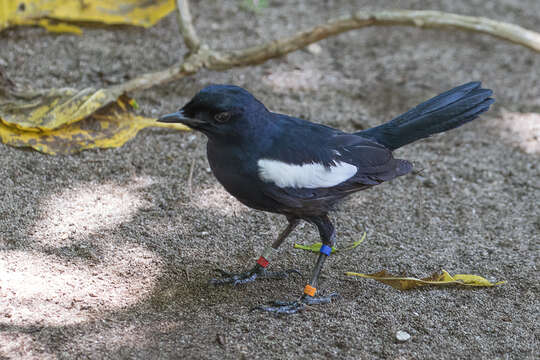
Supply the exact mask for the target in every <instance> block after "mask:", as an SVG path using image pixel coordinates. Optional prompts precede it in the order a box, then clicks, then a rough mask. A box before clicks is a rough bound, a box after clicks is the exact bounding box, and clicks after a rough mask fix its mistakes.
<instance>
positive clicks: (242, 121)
mask: <svg viewBox="0 0 540 360" xmlns="http://www.w3.org/2000/svg"><path fill="white" fill-rule="evenodd" d="M491 95H492V91H491V90H489V89H482V88H481V84H480V82H471V83H468V84H464V85H461V86H459V87H456V88H454V89H452V90H449V91H447V92H445V93H443V94H440V95H438V96H436V97H434V98H432V99H430V100H428V101H426V102H424V103H422V104H420V105H418V106H416V107H415V108H413V109H411V110H409V111H407V112H406V113H404V114H402V115H400V116H398V117H396V118H395V119H393V120H392V121H390V122H387V123H385V124H383V125H380V126H377V127H374V128H371V129H368V130H364V131H360V132H356V133H345V132H343V131H340V130H337V129H333V128H331V127H328V126H324V125H320V124H315V123H312V122H309V121H306V120H302V119H298V118H294V117H291V116H287V115H283V114H277V113H273V112H270V111H268V110H267V109H266V107H265V106H264V105H263V104H262V103H261V102H260V101H259V100H257V99H256V98H255V97H254V96H253V95H251V94H250V93H249V92H248V91H246V90H245V89H243V88H241V87H238V86H233V85H210V86H208V87H206V88H204V89H203V90H201V91H200V92H199V93H198V94H196V95H195V97H194V98H193V99H191V101H189V102H188V103H187V104H186V105H185V106H184V107H183V108H182V109H180V110H179V111H178V112H175V113H172V114H169V115H165V116H163V117H161V118H160V119H159V121H161V122H179V123H183V124H185V125H187V126H189V127H191V128H192V129H194V130H198V131H200V132H202V133H203V134H205V135H206V136H207V137H208V144H207V155H208V161H209V163H210V167H211V168H212V171H213V173H214V175H215V176H216V178H217V179H218V181H219V182H220V183H221V184H222V185H223V186H224V187H225V189H226V190H227V191H228V192H229V193H230V194H231V195H233V196H234V197H235V198H237V199H238V200H239V201H240V202H242V203H243V204H245V205H247V206H248V207H251V208H254V209H257V210H262V211H269V212H273V213H278V214H283V215H285V216H286V217H287V220H288V221H289V224H288V226H287V227H286V228H285V230H283V232H282V233H281V234H280V235H279V236H278V238H277V240H276V241H274V243H273V244H272V246H271V247H267V248H266V249H265V251H264V252H263V254H262V256H261V257H260V258H259V260H257V263H256V264H255V266H254V267H253V268H252V269H250V270H249V271H246V272H244V273H240V274H231V273H227V272H225V271H221V273H222V276H223V278H221V279H214V280H212V283H214V284H226V283H232V284H235V285H236V284H241V283H246V282H250V281H254V280H255V279H257V278H261V277H262V278H283V277H286V276H287V274H288V273H291V272H293V270H289V271H285V272H269V271H267V270H266V266H267V265H268V260H269V259H270V256H271V255H272V252H273V250H275V249H277V248H278V247H279V246H280V245H281V243H282V242H283V240H285V238H286V237H287V236H288V235H289V234H290V233H291V231H293V229H294V228H295V227H296V226H297V225H298V223H299V222H300V220H305V221H308V222H310V223H312V224H314V225H315V226H316V227H317V229H318V230H319V233H320V237H321V240H322V244H323V246H322V247H321V253H320V254H319V257H318V259H317V263H316V264H315V267H314V269H313V273H312V276H311V280H310V281H309V283H308V284H307V285H306V287H305V289H304V294H303V295H302V297H300V298H299V300H297V301H293V302H274V303H273V306H266V307H264V306H263V307H260V308H261V309H263V310H267V311H274V312H278V313H294V312H297V311H299V310H301V309H303V308H304V306H305V304H320V303H328V302H330V301H331V298H332V297H334V296H335V295H336V294H331V295H330V296H327V297H322V296H316V288H317V282H318V278H319V273H320V271H321V269H322V267H323V264H324V262H325V260H326V258H327V257H328V256H329V255H330V252H331V247H332V246H333V245H334V243H335V230H334V226H333V225H332V223H331V221H330V220H329V218H328V212H329V211H330V210H332V209H333V207H334V205H335V204H336V203H337V202H338V201H339V200H341V199H343V198H344V197H346V196H348V195H350V194H352V193H354V192H356V191H360V190H365V189H368V188H370V187H372V186H374V185H378V184H380V183H382V182H384V181H388V180H391V179H393V178H395V177H398V176H401V175H405V174H407V173H409V172H410V171H411V170H412V165H411V163H410V162H408V161H406V160H400V159H394V157H393V156H392V151H393V150H396V149H397V148H399V147H401V146H403V145H407V144H409V143H412V142H413V141H416V140H418V139H422V138H425V137H428V136H430V135H432V134H436V133H440V132H444V131H447V130H450V129H453V128H456V127H458V126H460V125H463V124H465V123H467V122H469V121H472V120H473V119H475V118H476V117H477V116H478V115H480V114H481V113H483V112H485V111H487V110H488V109H489V107H490V105H491V104H493V102H494V100H493V99H492V98H490V96H491Z"/></svg>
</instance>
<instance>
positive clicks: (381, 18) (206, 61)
mask: <svg viewBox="0 0 540 360" xmlns="http://www.w3.org/2000/svg"><path fill="white" fill-rule="evenodd" d="M182 3H183V4H184V5H183V6H186V4H187V1H185V0H184V1H180V0H178V4H179V9H181V7H180V6H181V4H182ZM180 13H183V16H186V14H188V16H189V10H188V12H187V13H186V12H182V11H180ZM181 23H182V24H189V25H190V26H191V29H192V30H191V31H193V33H192V34H191V35H190V30H186V31H185V32H183V34H184V38H185V39H186V43H187V44H188V46H190V48H191V49H192V53H191V55H190V56H189V57H188V58H187V59H186V61H185V62H183V63H180V64H178V65H175V66H173V67H171V68H169V69H166V70H162V71H158V72H156V73H150V74H145V75H142V76H141V77H139V78H136V79H133V80H131V81H129V82H127V83H125V84H122V85H117V86H116V87H117V89H118V90H121V89H123V91H126V92H127V91H134V90H139V89H147V88H150V87H152V86H155V85H159V84H163V83H165V82H168V81H172V80H176V79H179V78H182V77H185V76H188V75H191V74H194V73H196V72H197V71H199V70H200V69H202V68H207V69H212V70H226V69H230V68H233V67H238V66H247V65H254V64H260V63H263V62H265V61H267V60H269V59H271V58H275V57H279V56H283V55H285V54H288V53H290V52H293V51H296V50H298V49H301V48H303V47H305V46H307V45H309V44H312V43H314V42H317V41H319V40H322V39H325V38H327V37H330V36H333V35H337V34H340V33H343V32H346V31H349V30H354V29H360V28H363V27H368V26H392V25H402V26H403V25H404V26H415V27H420V28H453V29H461V30H468V31H472V32H481V33H485V34H489V35H492V36H495V37H499V38H501V39H504V40H508V41H510V42H514V43H516V44H520V45H523V46H525V47H528V48H530V49H532V50H535V51H538V52H540V34H539V33H536V32H534V31H530V30H527V29H525V28H522V27H520V26H517V25H513V24H508V23H504V22H499V21H495V20H490V19H486V18H481V17H473V16H464V15H457V14H451V13H445V12H440V11H411V10H392V11H385V10H383V11H359V12H357V13H355V14H353V15H351V16H345V17H341V18H337V19H332V20H330V21H328V22H327V23H325V24H321V25H317V26H315V27H313V28H311V29H308V30H305V31H301V32H299V33H297V34H295V35H292V36H289V37H285V38H282V39H277V40H274V41H271V42H269V43H266V44H263V45H258V46H253V47H250V48H247V49H242V50H235V51H224V52H217V51H213V50H210V49H208V48H207V47H206V46H201V45H200V42H199V40H198V38H197V36H196V35H195V32H194V30H193V26H192V24H191V19H188V20H187V21H185V20H182V21H181ZM186 34H187V35H186ZM193 35H194V36H195V41H194V42H192V43H191V45H189V44H190V43H189V42H188V39H190V40H189V41H193V37H192V36H193ZM195 48H197V49H198V50H196V51H194V50H193V49H195Z"/></svg>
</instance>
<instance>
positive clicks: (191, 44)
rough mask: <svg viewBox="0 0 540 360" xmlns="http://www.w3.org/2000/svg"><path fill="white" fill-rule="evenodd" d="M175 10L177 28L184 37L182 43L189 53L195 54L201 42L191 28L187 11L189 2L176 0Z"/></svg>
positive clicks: (189, 14) (191, 24) (191, 21)
mask: <svg viewBox="0 0 540 360" xmlns="http://www.w3.org/2000/svg"><path fill="white" fill-rule="evenodd" d="M176 10H177V15H178V26H179V28H180V33H181V34H182V36H183V37H184V42H185V43H186V46H187V47H188V48H189V50H190V51H191V53H194V52H197V51H198V50H199V48H200V47H201V41H200V40H199V37H198V36H197V32H196V31H195V27H194V26H193V20H192V19H191V12H190V11H189V1H188V0H176Z"/></svg>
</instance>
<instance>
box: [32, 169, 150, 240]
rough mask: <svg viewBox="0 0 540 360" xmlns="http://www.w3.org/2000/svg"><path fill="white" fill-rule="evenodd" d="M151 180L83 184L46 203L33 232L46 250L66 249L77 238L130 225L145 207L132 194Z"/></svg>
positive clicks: (136, 194)
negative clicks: (47, 248) (119, 183)
mask: <svg viewBox="0 0 540 360" xmlns="http://www.w3.org/2000/svg"><path fill="white" fill-rule="evenodd" d="M152 182H153V180H152V179H151V178H134V179H133V181H132V182H130V183H129V184H127V185H118V184H95V183H84V184H80V185H78V186H77V187H75V188H71V189H66V190H64V191H63V192H62V193H61V194H60V195H53V196H50V197H49V198H48V199H46V200H45V201H44V202H43V204H42V206H41V209H42V213H43V217H42V219H41V220H40V221H38V222H37V223H36V225H35V227H34V229H33V231H32V233H33V237H34V238H35V240H36V241H37V242H39V243H41V244H42V245H47V246H55V247H59V246H66V245H69V244H72V243H73V242H74V241H76V239H77V238H81V237H83V236H85V235H89V234H92V233H95V232H98V231H100V230H103V229H110V228H112V227H114V226H116V225H118V224H120V223H122V222H126V221H129V220H130V219H131V218H132V217H133V215H134V214H135V213H136V212H137V211H138V209H139V208H141V207H142V206H143V205H145V203H146V202H145V201H144V200H143V199H142V198H141V195H140V194H139V193H138V192H137V191H134V190H137V189H138V188H140V187H143V186H147V185H150V184H151V183H152Z"/></svg>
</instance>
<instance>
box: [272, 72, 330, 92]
mask: <svg viewBox="0 0 540 360" xmlns="http://www.w3.org/2000/svg"><path fill="white" fill-rule="evenodd" d="M321 80H323V74H322V72H320V71H318V70H316V69H297V70H292V71H274V72H272V73H271V74H270V75H267V76H265V77H264V78H263V81H264V83H265V84H266V85H268V86H270V87H271V88H272V90H274V91H276V92H289V91H291V90H304V91H312V90H317V89H318V88H319V83H320V82H321Z"/></svg>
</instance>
